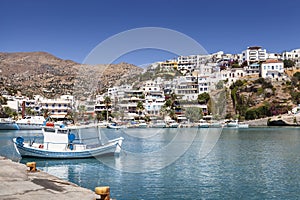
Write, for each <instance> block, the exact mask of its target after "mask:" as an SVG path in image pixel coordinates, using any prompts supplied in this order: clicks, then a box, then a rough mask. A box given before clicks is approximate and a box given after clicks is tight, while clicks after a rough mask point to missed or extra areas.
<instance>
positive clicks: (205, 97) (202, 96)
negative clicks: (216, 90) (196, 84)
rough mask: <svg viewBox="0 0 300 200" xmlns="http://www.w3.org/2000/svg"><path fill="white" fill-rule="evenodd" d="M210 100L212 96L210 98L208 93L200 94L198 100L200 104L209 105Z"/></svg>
mask: <svg viewBox="0 0 300 200" xmlns="http://www.w3.org/2000/svg"><path fill="white" fill-rule="evenodd" d="M209 99H210V96H209V94H208V93H207V92H204V93H201V94H199V95H198V98H197V100H198V102H199V103H205V104H207V102H208V101H209Z"/></svg>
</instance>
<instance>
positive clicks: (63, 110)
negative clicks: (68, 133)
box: [40, 99, 72, 119]
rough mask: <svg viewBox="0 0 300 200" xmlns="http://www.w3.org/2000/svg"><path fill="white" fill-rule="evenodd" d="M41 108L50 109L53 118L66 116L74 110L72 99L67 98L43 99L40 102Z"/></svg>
mask: <svg viewBox="0 0 300 200" xmlns="http://www.w3.org/2000/svg"><path fill="white" fill-rule="evenodd" d="M40 105H41V110H48V112H49V114H50V117H51V118H56V119H61V118H65V117H66V115H67V114H68V112H69V111H71V110H72V101H70V100H65V99H43V100H41V102H40Z"/></svg>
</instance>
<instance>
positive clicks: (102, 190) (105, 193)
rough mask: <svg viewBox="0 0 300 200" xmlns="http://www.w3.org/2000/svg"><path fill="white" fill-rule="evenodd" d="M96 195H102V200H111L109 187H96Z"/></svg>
mask: <svg viewBox="0 0 300 200" xmlns="http://www.w3.org/2000/svg"><path fill="white" fill-rule="evenodd" d="M95 193H96V194H98V195H100V199H101V200H110V189H109V186H103V187H96V188H95Z"/></svg>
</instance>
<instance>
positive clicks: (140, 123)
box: [137, 120, 148, 128]
mask: <svg viewBox="0 0 300 200" xmlns="http://www.w3.org/2000/svg"><path fill="white" fill-rule="evenodd" d="M137 127H138V128H147V127H148V124H147V123H146V122H145V120H139V123H138V124H137Z"/></svg>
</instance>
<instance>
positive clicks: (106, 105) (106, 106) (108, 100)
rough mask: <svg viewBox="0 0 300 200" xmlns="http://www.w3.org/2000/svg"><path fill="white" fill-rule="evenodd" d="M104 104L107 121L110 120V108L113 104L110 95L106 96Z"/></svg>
mask: <svg viewBox="0 0 300 200" xmlns="http://www.w3.org/2000/svg"><path fill="white" fill-rule="evenodd" d="M104 104H105V108H106V121H108V108H109V107H110V106H111V99H110V97H109V96H106V97H105V98H104Z"/></svg>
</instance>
